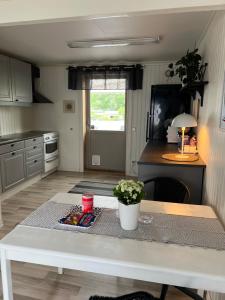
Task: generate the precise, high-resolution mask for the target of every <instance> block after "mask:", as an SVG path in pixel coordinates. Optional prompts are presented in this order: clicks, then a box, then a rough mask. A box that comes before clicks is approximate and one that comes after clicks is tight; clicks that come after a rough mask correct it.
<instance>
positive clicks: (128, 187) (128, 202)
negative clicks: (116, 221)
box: [113, 179, 144, 230]
mask: <svg viewBox="0 0 225 300" xmlns="http://www.w3.org/2000/svg"><path fill="white" fill-rule="evenodd" d="M113 194H114V196H116V197H117V198H118V201H119V218H120V225H121V227H122V228H123V229H124V230H135V229H136V228H137V226H138V218H139V212H140V202H141V200H142V199H143V197H144V183H143V182H141V181H134V180H124V179H122V180H120V181H119V182H118V184H117V185H116V186H115V188H114V189H113Z"/></svg>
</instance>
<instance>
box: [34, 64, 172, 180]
mask: <svg viewBox="0 0 225 300" xmlns="http://www.w3.org/2000/svg"><path fill="white" fill-rule="evenodd" d="M167 65H168V62H159V63H150V64H146V65H145V68H144V83H143V90H139V91H128V99H127V147H126V149H127V151H126V154H127V155H126V173H127V174H129V175H137V165H136V161H137V160H138V159H139V157H140V153H141V151H142V150H143V148H144V146H145V126H146V114H147V111H148V109H149V107H150V96H151V95H150V94H151V85H152V84H160V83H161V84H162V83H167V82H168V80H167V78H166V77H165V70H166V68H167ZM169 82H170V83H172V80H170V81H169ZM40 91H41V92H42V93H43V94H44V95H45V96H47V97H48V98H49V99H51V100H52V101H54V104H35V105H34V107H33V124H34V128H35V129H37V130H38V129H41V130H56V131H59V133H60V157H61V163H60V169H61V170H65V171H78V172H82V171H83V131H84V128H83V126H85V123H84V122H83V118H84V113H83V98H82V92H81V91H70V90H68V89H67V71H66V67H65V66H56V67H54V66H44V67H41V81H40ZM63 100H74V101H75V113H74V114H68V113H63ZM71 128H72V129H73V130H70V129H71ZM132 161H134V163H132Z"/></svg>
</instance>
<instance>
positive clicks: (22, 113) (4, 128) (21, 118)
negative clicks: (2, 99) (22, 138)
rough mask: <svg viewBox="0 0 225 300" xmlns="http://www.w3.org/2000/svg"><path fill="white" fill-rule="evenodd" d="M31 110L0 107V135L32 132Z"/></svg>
mask: <svg viewBox="0 0 225 300" xmlns="http://www.w3.org/2000/svg"><path fill="white" fill-rule="evenodd" d="M32 127H33V126H32V108H27V107H26V108H24V107H0V135H5V134H12V133H17V132H24V131H28V130H32Z"/></svg>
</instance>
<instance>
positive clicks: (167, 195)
mask: <svg viewBox="0 0 225 300" xmlns="http://www.w3.org/2000/svg"><path fill="white" fill-rule="evenodd" d="M144 185H145V186H144V190H145V199H149V200H155V201H163V202H176V203H189V199H190V191H189V189H188V187H187V186H186V185H185V184H184V183H183V182H182V181H180V180H178V179H176V178H171V177H154V178H151V179H148V180H146V181H144Z"/></svg>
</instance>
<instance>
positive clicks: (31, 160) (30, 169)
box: [25, 137, 44, 178]
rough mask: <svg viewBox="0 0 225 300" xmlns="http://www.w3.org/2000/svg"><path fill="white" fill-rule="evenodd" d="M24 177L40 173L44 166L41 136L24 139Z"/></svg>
mask: <svg viewBox="0 0 225 300" xmlns="http://www.w3.org/2000/svg"><path fill="white" fill-rule="evenodd" d="M25 147H26V151H25V154H26V155H25V156H26V177H27V178H30V177H33V176H35V175H38V174H40V173H41V172H42V171H43V168H44V148H43V137H37V138H33V139H28V140H26V141H25Z"/></svg>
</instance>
